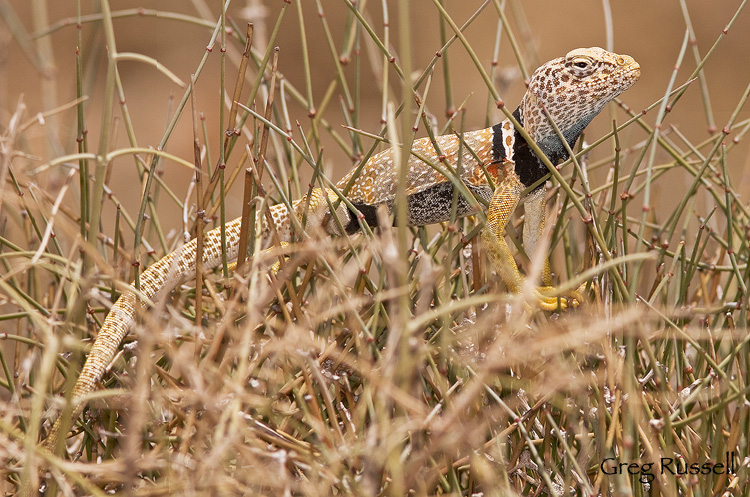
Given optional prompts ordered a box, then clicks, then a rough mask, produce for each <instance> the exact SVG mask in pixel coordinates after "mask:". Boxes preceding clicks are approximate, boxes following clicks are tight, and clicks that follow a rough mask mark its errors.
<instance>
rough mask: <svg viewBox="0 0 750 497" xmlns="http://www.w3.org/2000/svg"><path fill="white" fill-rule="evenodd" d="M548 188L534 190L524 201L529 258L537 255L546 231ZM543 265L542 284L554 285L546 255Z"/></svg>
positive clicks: (524, 230)
mask: <svg viewBox="0 0 750 497" xmlns="http://www.w3.org/2000/svg"><path fill="white" fill-rule="evenodd" d="M546 202H547V189H546V188H545V187H541V188H538V189H537V190H534V191H533V192H531V193H530V194H529V195H527V196H526V198H525V199H524V201H523V211H524V222H523V248H524V249H525V250H526V255H528V256H529V259H532V260H533V259H534V257H537V256H538V254H537V252H538V248H539V242H540V240H541V238H542V234H543V232H544V220H545V214H546ZM543 264H544V265H543V267H542V284H543V285H544V286H552V272H551V271H550V268H549V258H548V257H544V261H543Z"/></svg>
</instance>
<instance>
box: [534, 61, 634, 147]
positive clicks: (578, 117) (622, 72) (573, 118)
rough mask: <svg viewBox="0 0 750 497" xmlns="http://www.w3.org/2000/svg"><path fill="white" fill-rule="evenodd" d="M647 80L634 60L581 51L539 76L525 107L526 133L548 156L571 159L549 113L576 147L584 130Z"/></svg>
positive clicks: (545, 68)
mask: <svg viewBox="0 0 750 497" xmlns="http://www.w3.org/2000/svg"><path fill="white" fill-rule="evenodd" d="M640 77H641V67H640V66H639V65H638V63H637V62H636V61H635V60H634V59H633V58H632V57H630V56H629V55H618V54H616V53H612V52H608V51H606V50H604V49H602V48H599V47H592V48H578V49H575V50H572V51H570V52H568V54H567V55H565V57H560V58H557V59H554V60H551V61H549V62H547V63H546V64H543V65H542V66H541V67H539V69H537V70H536V71H534V74H533V75H532V76H531V80H530V82H529V88H528V90H527V91H526V94H525V95H524V97H523V101H522V102H521V105H520V112H521V115H522V119H523V127H524V129H526V131H527V132H528V133H529V135H531V137H532V138H533V139H534V140H535V141H536V142H537V143H538V144H539V146H540V147H541V148H542V150H543V151H544V152H545V154H547V155H548V156H555V155H557V156H567V154H566V153H565V152H564V147H563V144H562V142H561V141H560V140H559V138H558V135H557V133H556V132H555V130H554V128H553V127H552V125H551V124H550V122H549V119H548V118H547V116H546V115H545V113H544V108H545V107H546V109H547V111H548V112H549V114H550V117H551V118H552V120H553V121H554V123H555V124H556V125H557V127H558V128H559V129H560V131H561V132H562V134H563V135H564V136H565V139H566V140H567V142H568V143H569V144H570V145H571V146H572V145H573V144H574V143H575V141H576V139H577V138H578V136H579V135H580V134H581V132H582V131H583V129H584V128H585V127H586V126H587V125H588V124H589V122H591V120H592V119H593V118H594V117H595V116H596V115H597V114H598V113H599V112H600V111H601V110H602V109H603V108H604V106H605V105H606V104H607V103H608V102H609V101H610V100H612V99H613V98H615V97H616V96H617V95H619V94H620V93H622V92H624V91H625V90H627V89H628V88H630V87H631V86H632V85H633V84H634V83H635V82H636V81H638V78H640Z"/></svg>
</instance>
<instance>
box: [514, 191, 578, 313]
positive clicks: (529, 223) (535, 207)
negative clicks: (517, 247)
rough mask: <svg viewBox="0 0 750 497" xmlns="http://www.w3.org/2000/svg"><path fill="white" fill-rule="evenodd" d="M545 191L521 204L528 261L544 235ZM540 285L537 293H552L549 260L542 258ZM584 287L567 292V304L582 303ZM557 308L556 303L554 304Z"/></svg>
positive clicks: (535, 252)
mask: <svg viewBox="0 0 750 497" xmlns="http://www.w3.org/2000/svg"><path fill="white" fill-rule="evenodd" d="M546 201H547V189H546V188H544V187H542V188H539V189H537V190H535V191H533V192H531V193H530V194H529V195H528V196H527V197H526V198H525V199H524V202H523V209H524V223H523V247H524V249H526V254H527V255H528V256H529V258H530V259H533V258H534V257H536V256H537V252H538V250H539V244H540V240H541V238H542V234H543V233H544V222H545V217H546ZM542 285H544V286H543V287H541V288H539V291H540V292H542V293H553V292H554V288H553V287H552V272H551V270H550V265H549V258H548V257H546V256H545V257H544V261H543V267H542ZM585 287H586V285H582V286H581V287H580V288H579V289H578V290H575V291H572V292H569V293H568V294H567V295H566V300H567V304H568V305H570V306H572V307H576V306H578V304H580V303H581V302H583V297H582V295H583V292H584V290H585ZM555 307H557V303H555Z"/></svg>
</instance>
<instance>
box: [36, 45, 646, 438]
mask: <svg viewBox="0 0 750 497" xmlns="http://www.w3.org/2000/svg"><path fill="white" fill-rule="evenodd" d="M639 77H640V67H639V65H638V63H637V62H635V60H633V58H632V57H630V56H627V55H618V54H614V53H611V52H607V51H606V50H603V49H601V48H585V49H576V50H573V51H571V52H569V53H568V54H567V55H566V56H565V57H560V58H557V59H554V60H551V61H549V62H547V63H546V64H544V65H542V66H541V67H539V68H538V69H537V70H536V71H535V72H534V74H533V75H532V77H531V80H530V82H529V86H528V90H527V91H526V93H525V95H524V97H523V99H522V101H521V104H520V105H519V106H518V108H517V109H516V111H515V113H514V117H515V118H516V119H517V120H518V121H519V123H521V125H522V126H523V128H524V129H525V130H526V132H527V133H528V134H529V136H530V137H531V138H532V139H533V140H534V141H535V142H536V143H537V144H538V145H539V147H540V148H541V150H542V151H543V152H544V154H545V155H546V156H547V157H548V158H549V159H550V161H551V162H552V163H553V164H557V163H558V162H560V161H561V160H565V159H567V157H568V154H567V153H566V150H565V147H564V145H563V143H562V142H561V141H560V139H559V138H558V135H557V133H556V132H555V131H554V128H553V127H552V125H551V124H550V123H549V119H548V118H547V116H546V115H545V114H544V112H543V106H544V107H546V108H547V111H548V112H549V114H550V116H551V118H552V120H553V121H554V122H555V124H556V125H557V127H558V128H559V130H560V131H561V132H562V134H563V136H564V137H565V140H566V141H567V142H568V144H569V145H570V146H571V147H572V146H573V145H574V144H575V142H576V140H577V139H578V136H579V135H580V133H581V132H582V131H583V129H584V128H585V127H586V125H588V123H589V122H590V121H591V120H592V119H593V118H594V117H595V116H596V115H597V114H598V113H599V112H600V111H601V110H602V108H604V106H605V105H606V104H607V103H608V102H609V101H610V100H612V99H613V98H614V97H616V96H617V95H619V94H620V93H622V92H623V91H625V90H626V89H628V88H629V87H630V86H632V85H633V84H634V83H635V82H636V81H637V80H638V78H639ZM462 139H463V143H462V144H460V139H459V138H458V137H457V136H455V135H446V136H441V137H438V138H436V140H435V142H432V141H431V140H430V139H428V138H423V139H420V140H416V141H415V142H414V144H413V147H412V152H413V153H412V154H411V155H410V157H409V171H408V180H407V181H408V182H407V185H406V192H407V200H408V209H407V212H408V222H409V224H410V225H424V224H431V223H437V222H443V221H448V220H449V219H450V215H451V205H452V199H453V191H454V187H453V184H452V183H451V182H450V181H449V180H448V178H446V177H445V176H444V175H442V174H441V173H440V172H438V171H436V169H435V168H434V167H433V166H432V165H430V164H429V163H428V162H431V163H432V164H445V165H449V166H450V167H451V168H453V169H457V166H458V165H459V156H458V154H459V151H460V152H461V157H460V171H461V180H462V181H463V182H464V184H465V185H466V187H467V188H468V189H469V190H470V191H471V192H472V193H473V194H474V195H476V196H478V197H482V198H484V199H485V200H487V201H488V202H489V211H488V215H487V226H486V227H485V229H484V230H483V233H482V240H483V243H484V246H485V247H486V250H487V252H488V255H489V259H490V261H491V263H492V265H493V267H494V269H495V270H496V272H497V273H498V275H499V276H500V278H501V279H502V280H503V281H504V282H505V284H506V285H507V286H508V288H509V289H510V290H511V291H513V292H518V291H519V290H520V289H521V286H522V284H523V282H524V278H523V276H522V275H521V274H520V272H519V270H518V267H517V266H516V263H515V261H514V259H513V255H512V253H511V251H510V249H509V247H508V245H507V242H506V241H505V239H504V237H503V234H504V231H505V226H506V225H507V223H508V220H509V218H510V215H511V213H512V212H513V211H514V210H515V208H516V207H517V206H518V204H519V203H521V202H523V204H524V211H525V222H524V230H523V243H524V246H525V248H526V251H527V253H529V254H530V255H531V254H533V253H534V252H535V250H536V247H537V246H538V243H539V240H540V238H541V234H542V229H543V227H544V214H545V199H546V191H545V187H544V184H543V183H542V184H541V185H540V186H538V187H536V188H535V189H534V190H533V191H532V192H531V193H530V194H529V195H527V196H526V198H522V192H523V191H524V190H525V189H526V188H527V187H529V186H531V185H533V184H535V183H536V182H538V181H539V180H540V179H541V178H543V177H544V176H545V175H546V174H547V171H548V170H547V168H546V166H545V165H544V164H543V163H542V161H541V160H540V159H539V158H538V157H537V156H536V155H535V154H534V153H533V151H532V150H531V148H530V147H529V145H528V143H527V142H526V141H525V140H524V138H523V137H522V136H521V135H520V134H519V132H518V131H517V130H516V129H515V128H514V127H513V125H512V124H511V122H510V121H509V120H505V121H503V122H501V123H499V124H496V125H495V126H493V127H491V128H487V129H483V130H478V131H472V132H468V133H464V134H463V135H462ZM459 145H460V146H459ZM419 157H424V158H426V159H427V161H428V162H425V161H423V160H421V159H420V158H419ZM397 169H398V165H397V164H396V163H395V160H394V155H393V152H392V149H389V150H385V151H383V152H381V153H379V154H377V155H375V156H373V157H372V158H371V159H370V160H369V161H368V162H367V163H366V164H365V165H364V167H363V168H362V170H361V171H360V174H359V175H358V176H357V178H356V180H355V181H354V183H353V186H352V187H351V188H350V190H349V192H348V194H347V198H348V200H349V201H350V202H351V203H352V204H353V205H354V206H355V207H356V208H357V210H358V211H359V213H360V214H361V217H360V219H361V220H362V221H363V222H366V223H368V224H369V225H371V226H373V227H374V226H377V216H376V214H375V211H376V209H377V207H378V206H379V205H385V206H386V207H388V209H389V210H390V209H391V208H392V206H393V202H394V199H395V194H396V178H397ZM353 174H354V173H353V172H351V173H349V174H348V175H347V176H345V177H344V178H342V179H341V181H340V182H339V183H338V185H337V186H338V188H339V189H340V190H343V189H344V187H345V185H347V184H348V183H349V180H350V179H351V177H352V175H353ZM487 174H489V176H490V178H491V179H492V182H493V184H494V185H496V188H495V189H494V190H493V189H492V188H491V187H490V184H489V183H488V181H487ZM326 195H327V196H328V197H329V199H330V201H331V202H332V203H338V202H337V201H338V200H339V199H338V197H337V195H336V194H335V193H334V192H333V191H332V190H328V189H326V190H323V189H316V190H314V191H313V192H312V193H311V197H310V198H309V199H307V198H302V199H300V200H297V201H295V202H294V203H293V208H294V215H295V216H296V217H297V218H298V219H299V220H300V221H301V220H302V218H303V213H304V212H305V211H306V210H307V216H306V225H305V228H306V229H311V228H314V227H316V226H317V227H318V228H323V229H324V230H326V231H327V232H328V233H330V234H332V235H342V233H341V230H340V228H339V224H338V223H336V222H335V220H334V219H332V217H333V216H331V214H330V212H329V207H328V205H329V204H328V202H327V201H326V198H325V197H326ZM308 200H309V201H308ZM338 205H339V207H338V208H337V211H336V216H337V217H338V218H339V220H340V222H341V226H343V228H344V231H346V232H347V233H354V232H356V231H358V229H359V221H358V217H357V215H356V214H355V213H354V212H352V211H350V210H349V209H348V208H347V207H345V206H344V205H343V204H341V203H338ZM270 210H271V218H272V220H273V223H274V225H275V227H276V231H277V233H278V236H279V239H280V241H282V242H291V241H292V225H291V219H290V213H289V212H288V209H287V207H286V206H285V205H282V204H279V205H275V206H272V207H271V208H270ZM472 212H473V209H472V207H471V205H470V204H469V202H467V201H466V200H465V199H461V200H460V201H459V204H458V215H460V216H465V215H468V214H470V213H472ZM240 222H241V220H240V219H239V218H238V219H235V220H233V221H231V222H229V223H227V225H226V227H225V228H226V239H227V244H226V247H223V248H222V246H221V229H220V228H216V229H213V230H211V231H209V232H208V233H206V236H205V239H204V249H203V250H204V252H203V254H204V255H203V266H204V267H205V268H214V267H216V266H218V265H219V264H220V262H221V260H222V253H226V258H227V260H229V261H232V260H235V259H236V258H237V245H238V241H239V231H240ZM267 228H268V227H267V226H266V227H265V228H264V233H265V236H266V244H268V243H270V236H269V233H270V230H268V229H267ZM195 254H196V243H195V240H193V241H191V242H189V243H187V244H185V245H184V246H183V247H182V248H181V249H180V250H177V251H175V252H173V253H171V254H168V255H166V256H165V257H164V258H162V259H161V260H159V261H158V262H156V263H154V264H152V265H151V266H150V267H149V268H148V269H147V270H146V271H144V273H143V275H142V276H141V293H142V294H143V295H144V296H145V297H147V298H148V299H150V300H151V301H156V300H158V299H159V298H160V297H162V296H163V295H164V294H165V293H166V292H169V291H171V290H172V289H174V288H175V287H176V286H177V285H179V284H180V283H182V282H183V281H184V280H185V279H187V278H189V277H191V276H193V275H194V274H195ZM542 280H543V284H544V286H543V287H540V288H539V289H537V290H536V291H537V298H538V300H539V306H540V307H541V308H543V309H556V308H558V306H562V307H565V306H566V305H576V304H577V301H578V299H580V297H579V296H578V295H573V297H571V298H570V299H562V300H558V299H557V298H551V297H546V296H545V295H544V292H545V290H547V289H551V284H552V281H551V276H550V269H549V263H548V262H546V258H545V263H544V268H543V272H542ZM136 305H145V304H142V303H141V304H137V302H136V297H135V295H134V293H133V292H124V293H123V295H122V296H121V297H120V299H119V300H118V301H117V302H116V303H115V305H114V306H113V308H112V310H111V311H110V313H109V314H108V315H107V317H106V319H105V320H104V324H103V325H102V329H101V330H100V332H99V334H98V336H97V338H96V340H95V342H94V345H93V347H92V349H91V352H90V353H89V355H88V357H87V359H86V363H85V364H84V366H83V370H82V371H81V374H80V376H79V377H78V380H77V381H76V384H75V388H74V391H73V399H72V402H73V406H74V407H73V416H72V419H73V420H75V419H77V418H78V416H79V415H80V414H81V413H82V411H83V408H84V406H85V402H83V401H82V398H83V397H85V396H87V395H88V394H89V393H90V392H91V391H93V390H94V388H95V387H96V384H97V382H99V380H101V378H102V375H103V374H104V371H105V369H106V368H107V366H108V365H109V363H110V362H111V361H112V359H113V357H114V355H115V353H116V352H117V350H118V348H119V347H120V344H121V343H122V341H123V339H124V338H125V336H126V335H127V333H128V331H129V329H130V328H131V326H132V325H133V322H134V320H135V317H136V314H137V312H136ZM59 432H60V419H59V418H58V420H56V422H55V423H54V425H53V427H52V428H51V430H50V433H49V435H48V437H47V439H46V440H45V442H44V444H45V445H46V446H47V447H48V448H52V447H54V446H55V444H56V441H57V439H58V438H59V435H60V433H59Z"/></svg>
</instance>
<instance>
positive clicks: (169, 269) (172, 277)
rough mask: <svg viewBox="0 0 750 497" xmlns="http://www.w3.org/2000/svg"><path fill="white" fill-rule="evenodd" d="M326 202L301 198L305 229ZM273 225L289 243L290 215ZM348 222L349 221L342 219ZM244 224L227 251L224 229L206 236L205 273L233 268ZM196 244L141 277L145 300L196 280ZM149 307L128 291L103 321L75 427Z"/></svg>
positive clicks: (299, 214) (320, 218) (280, 211)
mask: <svg viewBox="0 0 750 497" xmlns="http://www.w3.org/2000/svg"><path fill="white" fill-rule="evenodd" d="M326 196H328V199H329V200H331V201H335V200H336V199H337V198H338V196H337V195H336V194H335V193H334V192H333V191H331V190H327V189H326V190H322V189H315V190H313V191H312V194H311V195H310V200H309V202H308V200H307V196H304V197H302V198H301V199H299V200H296V201H294V202H293V203H292V208H293V211H294V215H295V217H296V218H297V219H298V220H300V222H301V221H302V219H303V217H305V216H304V214H305V212H306V213H307V216H306V223H305V229H309V227H312V226H317V227H322V226H323V223H325V222H326V219H327V214H328V202H327V201H326ZM269 209H270V214H271V219H272V220H273V225H274V226H275V229H276V232H277V233H278V235H279V238H280V241H282V242H289V241H290V239H291V232H292V229H291V219H290V216H289V210H288V209H287V207H286V205H284V204H277V205H274V206H271V207H270V208H269ZM337 214H338V215H339V216H340V217H341V216H343V217H342V220H345V221H348V220H349V219H348V211H347V210H346V208H345V207H343V205H341V206H340V208H339V209H338V210H337ZM344 218H346V219H344ZM241 222H242V218H237V219H234V220H232V221H230V222H228V223H227V224H226V227H225V231H226V248H225V249H223V248H222V243H221V231H222V230H221V227H218V228H214V229H212V230H211V231H208V232H207V233H206V235H205V237H204V242H203V267H204V269H206V270H211V269H214V268H216V267H217V266H218V265H219V264H221V262H222V259H223V255H224V254H226V259H227V261H229V262H233V261H235V260H237V252H238V248H239V247H238V242H239V238H240V224H241ZM329 231H333V233H332V234H337V233H336V232H337V231H338V230H337V229H335V228H329ZM262 236H263V238H264V240H266V241H267V240H269V239H270V230H269V229H268V225H267V223H264V224H263V230H262ZM196 245H197V244H196V240H195V239H193V240H191V241H189V242H188V243H186V244H185V245H184V246H183V247H182V248H181V249H178V250H175V251H174V252H172V253H170V254H167V255H166V256H164V257H163V258H161V259H160V260H159V261H157V262H155V263H154V264H152V265H150V266H149V267H148V268H147V269H146V270H145V271H144V272H143V274H142V275H141V278H140V280H141V294H142V295H143V297H144V298H146V299H148V300H149V301H151V302H153V301H156V300H159V298H160V297H162V296H163V295H165V294H166V293H168V292H170V291H172V290H173V289H174V288H175V287H177V285H180V284H181V283H182V282H184V281H185V280H186V279H188V278H189V277H191V276H192V275H194V274H195V255H196ZM145 305H146V304H145V303H144V302H143V301H142V300H141V301H139V300H138V299H137V298H136V295H135V293H134V292H133V291H126V292H124V293H123V294H122V296H121V297H120V298H119V299H118V300H117V302H115V304H114V306H112V309H111V310H110V311H109V314H107V317H106V318H105V319H104V323H103V324H102V328H101V330H99V334H98V335H97V337H96V340H94V345H93V346H92V348H91V351H90V352H89V354H88V357H87V358H86V362H85V363H84V365H83V369H82V370H81V374H80V375H79V376H78V379H77V380H76V383H75V386H74V387H73V395H72V399H71V402H72V404H73V411H72V415H71V416H70V418H68V419H70V420H71V423H73V422H75V420H76V419H78V417H79V416H80V415H81V413H82V412H83V409H84V408H85V406H86V402H85V397H87V396H88V395H89V394H90V393H91V392H92V391H93V390H94V389H95V388H96V384H97V383H98V382H99V381H100V380H101V379H102V376H103V375H104V372H105V370H106V369H107V366H108V365H109V364H110V363H111V362H112V360H113V359H114V357H115V354H116V353H117V350H118V349H119V348H120V344H121V343H122V341H123V340H124V339H125V336H126V335H127V334H128V332H129V331H130V328H131V327H132V326H133V323H134V322H135V318H136V314H137V307H136V306H145ZM61 426H62V416H60V417H58V418H57V419H56V420H55V422H54V423H53V425H52V428H51V429H50V432H49V435H48V436H47V438H46V439H45V440H44V442H43V446H44V447H46V448H47V449H50V450H53V449H54V448H55V446H56V445H57V440H58V439H59V438H60V430H61Z"/></svg>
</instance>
